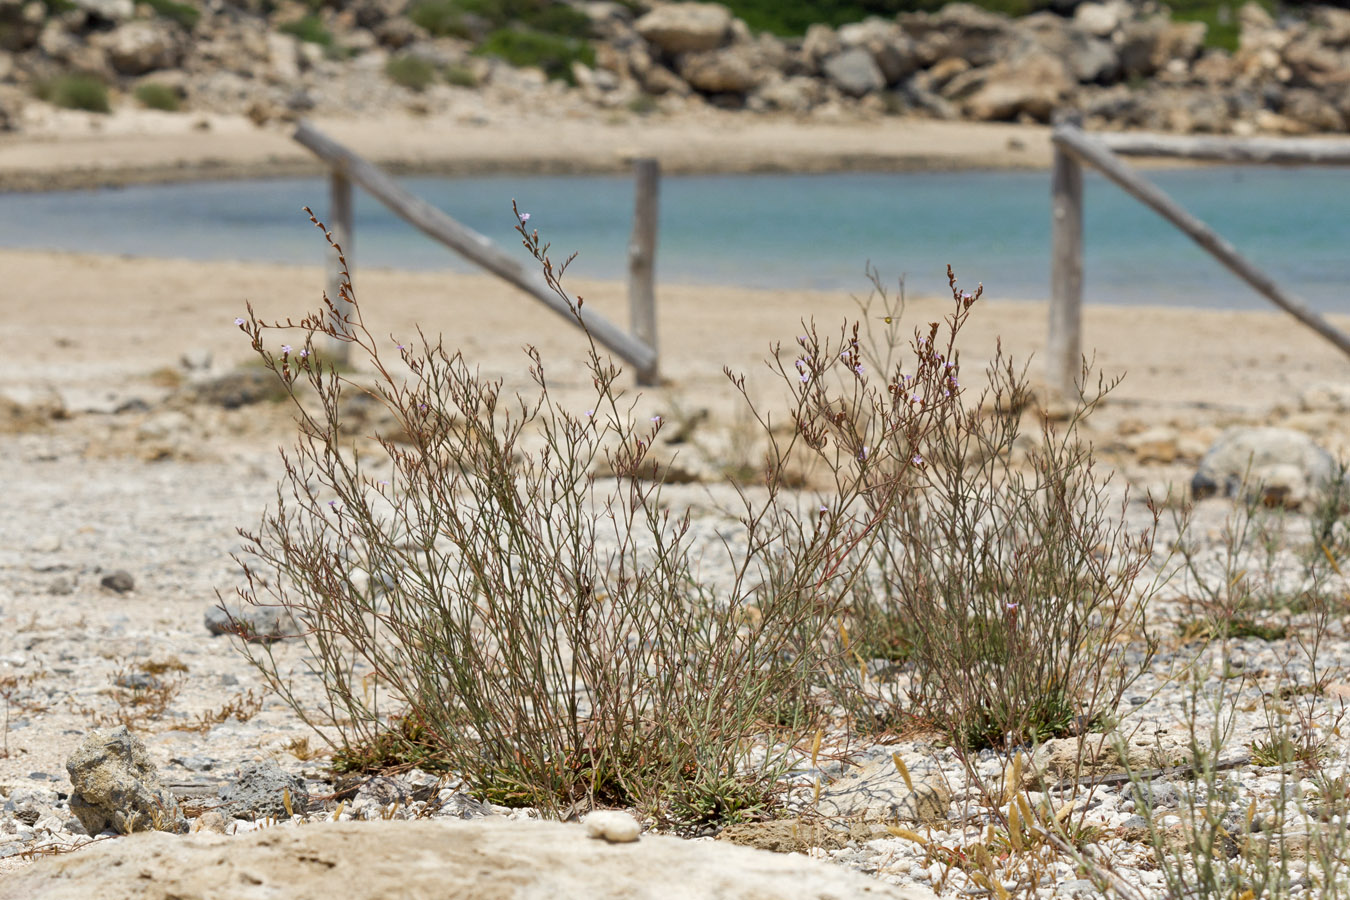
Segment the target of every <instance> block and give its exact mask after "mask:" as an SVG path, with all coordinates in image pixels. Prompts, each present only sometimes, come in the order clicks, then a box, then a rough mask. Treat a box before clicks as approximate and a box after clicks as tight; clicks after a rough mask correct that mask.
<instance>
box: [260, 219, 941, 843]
mask: <svg viewBox="0 0 1350 900" xmlns="http://www.w3.org/2000/svg"><path fill="white" fill-rule="evenodd" d="M524 222H525V217H521V219H520V225H519V227H518V231H519V233H520V235H521V238H522V240H523V242H524V244H525V246H526V248H527V249H528V250H529V251H530V252H531V253H532V254H533V255H534V256H535V257H536V259H537V260H538V261H539V263H540V265H541V266H542V269H543V272H544V274H545V277H546V278H547V280H548V282H549V284H550V285H551V286H552V288H553V289H554V290H555V291H556V292H557V294H558V296H560V297H561V298H562V299H563V300H564V301H566V303H567V304H568V305H569V308H570V309H571V310H572V312H573V315H574V317H575V318H576V320H577V322H578V323H579V324H581V325H582V327H583V329H584V327H585V315H584V313H583V302H582V300H581V298H579V297H578V298H575V299H573V298H572V297H571V296H570V295H568V294H567V293H566V291H565V290H564V289H563V287H562V284H561V278H562V275H563V272H564V271H565V269H566V264H564V265H563V266H560V267H555V266H554V265H553V263H552V262H551V261H550V259H549V258H548V256H547V249H548V248H547V246H545V245H542V244H541V243H540V241H539V238H538V235H537V232H534V231H531V230H528V229H527V228H526V227H525V224H524ZM569 262H570V260H569ZM342 294H343V299H348V300H352V301H353V304H354V297H353V296H352V295H351V286H350V282H349V279H344V280H343V285H342ZM336 316H337V312H336V308H335V307H334V305H333V304H332V303H327V309H326V310H325V312H324V313H322V314H320V315H311V316H309V317H308V318H306V319H304V320H302V321H300V322H298V323H293V322H290V321H287V322H285V323H272V324H264V323H263V322H261V321H259V320H258V319H257V317H256V316H255V315H254V314H253V312H252V310H251V309H250V311H249V316H248V318H247V319H246V320H245V321H244V322H243V324H242V325H241V327H242V328H243V330H244V331H245V332H246V333H247V334H248V335H249V336H250V337H251V339H252V341H253V346H254V349H255V350H256V351H257V352H258V353H259V355H260V357H261V359H262V361H263V362H264V363H265V364H266V365H267V366H268V367H269V368H270V369H272V370H273V371H275V372H276V373H277V375H278V376H279V378H280V379H281V381H282V382H283V383H284V384H285V385H286V388H287V391H288V393H289V395H290V397H291V399H292V400H293V402H294V407H295V410H296V414H297V416H298V419H299V427H300V435H299V440H298V442H297V444H296V446H295V448H294V449H293V450H292V451H290V452H287V453H284V454H283V462H284V467H285V474H284V477H283V479H282V482H281V485H280V487H279V491H278V496H277V502H276V505H275V506H274V507H273V508H272V509H271V510H270V511H269V512H268V513H267V514H266V515H265V517H264V518H263V520H262V522H261V524H260V525H259V527H258V528H257V529H256V530H253V531H245V532H241V533H242V534H243V536H244V538H245V540H246V547H245V551H244V553H243V554H242V556H241V557H240V561H241V564H242V565H243V567H244V573H245V575H246V576H247V587H246V588H244V589H242V590H241V591H240V594H241V596H242V598H243V599H244V600H245V601H246V602H248V603H252V604H257V605H275V606H280V607H282V608H284V609H285V610H287V611H289V612H291V613H292V614H294V615H295V616H296V618H297V619H298V620H299V621H300V622H302V623H303V624H304V626H305V635H304V641H305V644H306V650H307V651H308V652H307V655H306V657H305V662H304V663H303V665H304V666H306V667H307V668H308V669H309V670H310V671H311V672H313V673H315V674H317V675H318V676H319V677H320V678H321V679H322V681H323V686H324V690H325V694H326V698H327V701H326V705H325V707H324V708H322V709H318V710H316V709H311V708H308V707H307V706H305V705H304V703H303V702H302V701H301V700H300V698H299V696H298V695H297V693H296V692H295V691H294V690H293V689H292V680H291V677H292V672H291V671H290V670H289V669H286V668H285V667H284V666H283V664H282V663H281V662H280V660H279V659H278V655H277V654H274V650H273V648H272V647H270V646H269V645H267V644H263V643H251V644H246V645H245V648H244V649H245V652H246V653H247V654H249V656H250V658H251V659H252V660H253V662H255V663H256V664H257V666H258V667H259V669H260V670H261V672H262V673H263V675H264V677H265V678H266V679H267V682H268V684H269V685H270V687H271V688H272V689H273V690H274V691H276V692H277V693H278V694H279V695H280V696H282V697H283V698H284V699H286V700H287V701H288V702H289V703H290V705H291V706H292V708H293V709H294V710H295V712H296V713H297V714H298V715H299V716H300V717H301V718H302V719H303V720H304V721H306V722H307V723H309V724H310V725H312V726H314V727H315V728H316V729H317V730H318V731H319V733H320V734H321V735H322V736H323V737H324V738H325V739H327V740H330V741H331V742H332V743H333V744H334V745H335V749H336V750H337V751H338V754H339V758H340V759H345V760H347V761H349V762H352V763H357V762H359V761H360V760H361V759H363V758H367V757H368V756H369V754H370V748H372V747H382V748H384V750H389V749H390V747H391V746H392V745H398V746H394V748H393V750H394V753H393V755H394V756H397V757H399V758H401V759H403V760H405V761H409V760H415V761H418V762H420V763H421V764H423V765H428V766H429V765H439V766H442V767H444V768H447V769H450V770H453V771H455V772H457V773H459V774H461V775H462V776H463V777H464V778H465V780H466V781H467V783H468V784H469V785H470V786H471V787H472V788H473V789H475V790H476V791H478V792H479V793H480V794H481V795H482V796H485V797H487V798H490V799H493V800H496V801H499V802H505V803H511V804H521V805H530V806H534V807H537V808H539V809H540V810H542V811H544V812H545V813H546V814H552V815H558V814H563V813H565V812H568V811H571V810H574V809H576V808H578V807H579V806H581V807H585V806H590V805H594V804H601V803H604V804H624V805H632V806H636V807H638V808H640V809H642V810H643V811H644V812H647V813H649V814H651V815H653V816H656V817H658V818H666V819H668V820H670V821H673V822H675V823H688V824H695V823H697V822H698V821H700V820H708V819H721V820H725V819H728V818H735V817H736V816H738V815H745V814H752V813H754V812H756V811H758V810H762V809H763V808H764V806H765V805H766V804H767V802H768V800H769V792H770V790H771V788H772V787H773V785H774V782H775V780H776V778H777V777H778V776H779V775H780V774H781V773H782V772H783V771H784V766H785V765H786V762H787V760H788V756H787V751H788V749H789V748H790V745H791V744H792V743H793V742H794V741H796V740H797V739H799V738H800V736H801V734H802V733H803V732H804V731H805V730H806V729H807V728H808V727H810V726H811V725H813V724H814V721H813V720H814V717H815V709H814V707H813V706H812V704H811V703H809V702H785V701H787V700H789V699H791V700H805V699H808V698H809V697H810V695H811V686H812V683H813V680H814V679H815V678H816V676H817V673H818V672H819V671H821V670H822V669H824V668H826V667H827V666H828V665H829V663H828V658H829V657H830V656H831V655H832V654H834V653H836V652H837V646H836V644H837V642H836V640H835V636H834V631H835V623H836V620H837V617H838V614H839V612H840V610H841V608H842V605H843V604H844V602H845V601H846V598H847V596H848V594H849V592H850V589H851V587H852V582H853V580H854V579H855V578H856V577H857V571H856V567H855V566H854V565H853V561H855V560H856V559H858V558H861V557H860V554H864V555H865V551H866V550H867V548H868V546H869V545H870V542H871V540H872V539H873V536H874V535H875V534H876V529H877V526H878V523H879V522H880V520H881V519H882V517H883V516H884V514H885V511H886V510H887V509H888V508H889V505H890V504H891V503H892V502H894V500H893V498H894V497H895V496H896V495H897V494H898V492H899V491H900V490H901V489H902V488H903V485H904V478H903V474H904V471H905V467H906V465H915V464H917V463H908V464H906V463H903V462H902V463H901V464H900V465H898V466H897V465H896V461H895V460H884V454H881V455H879V454H876V453H869V447H870V448H882V447H885V446H890V445H894V444H895V443H896V442H895V441H894V440H890V435H889V432H892V431H903V432H905V434H906V435H907V437H906V438H905V440H908V441H911V442H915V441H917V440H919V439H920V438H921V437H922V435H923V434H924V433H926V431H928V430H929V429H931V428H933V427H934V425H933V421H934V420H933V417H932V415H931V413H930V412H929V411H928V410H925V409H923V408H921V407H913V408H906V409H905V410H903V411H900V410H897V409H895V408H892V407H891V406H889V405H883V404H882V402H881V401H882V400H883V399H884V397H885V394H884V392H881V391H878V390H875V389H872V388H870V387H869V386H868V383H867V381H866V376H865V373H864V370H863V368H862V365H861V360H860V358H859V357H858V352H857V345H856V329H855V330H854V331H853V332H852V337H850V333H849V332H847V331H845V332H841V336H840V338H839V339H838V340H830V339H823V338H821V337H819V336H818V334H817V332H816V330H815V329H814V328H812V329H811V330H810V331H809V333H808V334H807V335H806V336H804V337H803V338H802V339H801V340H800V342H799V344H800V347H799V351H800V353H799V356H798V358H797V360H796V361H795V363H782V362H778V363H776V364H777V365H778V367H779V372H780V374H781V375H782V376H783V378H784V380H785V383H786V384H787V385H788V386H789V387H790V389H791V403H792V406H791V408H790V412H789V414H790V416H791V417H792V419H793V421H794V422H795V423H796V428H795V429H794V431H793V432H792V434H791V436H790V437H780V436H778V435H776V434H775V433H774V431H773V430H772V428H771V427H770V421H769V417H768V416H767V415H763V416H761V415H760V413H759V412H758V411H756V412H755V416H756V418H757V420H758V421H759V422H760V423H761V424H762V425H763V426H764V427H765V431H766V433H767V434H768V451H767V454H766V457H765V460H764V472H763V479H762V488H763V490H762V492H761V493H760V494H759V495H758V496H759V499H758V500H757V501H753V502H752V501H751V500H750V499H749V497H748V495H747V494H742V495H741V498H742V508H741V509H740V511H739V514H738V519H739V521H738V525H739V528H740V532H741V533H740V535H739V538H738V539H736V540H729V541H727V542H726V544H725V548H724V549H725V552H726V554H727V563H728V565H726V566H724V567H723V568H724V569H725V570H726V571H728V572H729V574H728V575H727V577H725V578H723V579H720V580H718V581H709V580H702V581H701V580H700V578H699V574H698V573H699V572H700V571H702V570H704V568H705V567H704V566H703V565H702V563H703V560H702V558H701V557H700V556H699V555H696V554H695V553H694V551H693V541H692V538H691V534H690V518H689V516H688V513H684V514H680V513H678V512H676V511H674V510H673V509H672V508H671V507H670V505H669V504H668V503H667V502H666V501H665V499H664V497H663V486H662V484H661V480H660V474H659V469H658V470H657V476H656V477H655V478H654V479H652V478H651V477H650V475H651V467H650V465H649V460H648V456H649V454H650V452H651V447H652V444H653V442H654V441H656V440H657V439H658V438H659V436H660V431H661V428H662V424H661V423H660V422H659V421H652V422H647V421H638V420H637V417H636V416H635V415H634V413H633V402H632V400H630V399H629V398H628V397H626V396H625V394H624V393H623V391H621V390H620V389H619V388H618V387H617V386H616V382H617V379H618V377H619V370H618V369H617V368H615V367H614V365H613V364H612V363H611V362H610V361H609V360H608V359H605V358H602V357H601V356H600V354H599V352H598V351H597V350H596V347H595V344H594V342H593V341H591V340H589V335H587V338H588V340H587V344H586V346H587V347H588V355H587V367H588V369H589V372H590V376H591V380H592V385H593V389H594V394H593V399H592V400H591V401H590V402H589V403H588V404H587V407H586V408H580V407H569V406H563V405H560V404H558V403H557V402H555V401H554V399H553V397H552V396H551V395H550V393H549V378H548V374H547V371H546V368H545V365H544V362H543V360H542V359H541V358H540V356H539V354H538V353H537V352H536V351H535V350H533V349H532V348H530V349H527V351H526V355H527V359H528V364H529V376H530V380H531V382H532V384H533V387H532V389H531V390H530V391H527V392H522V393H517V394H514V395H512V394H509V393H507V392H506V391H505V389H504V388H503V385H502V383H501V382H500V381H493V380H489V379H486V378H484V377H482V376H481V375H480V374H479V373H478V372H477V371H476V370H475V369H474V368H473V367H471V365H470V364H469V363H468V362H467V361H466V360H465V359H464V358H463V356H462V355H461V354H459V353H456V352H451V351H450V350H448V349H447V348H446V347H445V346H444V344H443V343H442V342H441V341H439V340H437V341H432V340H430V339H429V338H427V337H425V336H422V337H421V339H420V341H419V343H418V344H417V345H416V346H403V345H394V344H392V343H391V344H387V345H382V342H380V341H379V340H378V339H376V338H375V337H374V336H373V335H372V334H371V333H370V332H369V331H368V330H367V329H366V327H365V325H364V323H363V320H362V316H361V311H360V307H359V306H357V305H355V304H354V305H353V312H352V313H351V317H350V320H349V321H347V322H345V323H344V324H343V326H342V327H341V328H335V327H334V324H333V323H334V321H335V318H336ZM272 329H283V330H285V329H290V330H294V331H295V332H296V333H297V334H298V337H296V338H293V339H292V344H287V345H283V347H282V348H281V351H280V352H279V353H278V352H273V351H272V350H269V349H268V348H267V347H266V346H265V344H264V340H263V338H264V334H265V333H266V332H267V331H269V330H272ZM324 335H326V336H328V337H330V338H335V339H338V340H344V341H347V342H349V343H350V344H351V347H352V349H354V350H357V351H359V352H360V354H361V355H362V356H363V357H364V360H365V362H366V363H367V364H368V368H369V369H370V370H371V371H372V372H373V383H362V382H360V380H359V379H355V378H353V377H350V376H344V375H341V374H339V373H337V372H335V371H333V370H332V369H331V368H327V367H324V366H322V365H318V364H315V362H314V360H315V356H314V354H313V346H314V340H315V339H316V336H324ZM292 345H293V346H292ZM294 348H298V349H294ZM391 353H396V354H397V358H396V361H390V359H389V358H388V357H389V356H390V355H391ZM775 358H777V357H775ZM728 374H729V375H730V373H728ZM732 382H733V385H734V387H735V389H736V390H739V391H740V392H741V393H742V394H744V393H745V389H744V381H743V378H741V377H739V376H733V377H732ZM302 388H304V389H305V390H304V391H302ZM344 392H361V393H364V394H366V395H368V396H369V397H371V398H373V399H374V400H375V401H376V402H378V403H379V404H381V405H382V406H384V407H385V408H386V409H387V410H388V411H389V412H390V413H391V414H392V416H393V418H394V420H395V421H396V422H397V426H398V427H397V430H399V431H401V432H402V433H403V434H402V435H401V439H399V440H395V439H393V438H392V437H389V436H379V437H378V438H377V439H378V441H379V444H380V446H381V447H382V449H383V455H382V456H379V457H370V456H362V455H360V454H359V453H357V452H355V450H354V449H353V448H352V447H351V446H349V445H348V444H349V442H348V441H347V440H346V439H344V438H343V437H342V435H341V432H340V429H339V409H340V406H341V401H342V397H343V395H344ZM306 394H312V397H313V400H309V399H307V397H306ZM747 402H749V401H748V399H747ZM897 413H899V414H897ZM888 442H889V443H888ZM801 455H805V456H814V457H815V458H817V459H819V460H821V461H823V462H824V464H825V466H826V467H827V468H828V470H829V471H830V472H831V473H832V478H833V489H832V490H831V491H829V492H828V493H827V494H825V495H823V496H821V497H817V498H813V499H809V500H807V499H804V498H801V497H799V496H796V495H793V494H791V493H789V492H787V491H785V490H784V487H783V470H784V467H785V465H786V464H787V462H788V460H789V459H792V458H795V457H798V456H801ZM602 459H603V460H605V461H606V462H607V466H606V468H607V469H608V470H609V471H612V472H613V473H615V476H614V477H613V478H608V479H601V478H598V477H597V476H596V475H595V474H594V472H595V470H596V468H597V463H599V462H600V461H601V460H602ZM883 460H884V462H885V465H882V461H883ZM864 498H865V499H866V502H864ZM391 742H392V745H391ZM766 750H767V754H766ZM381 752H382V753H383V756H384V758H386V759H387V758H388V756H389V753H384V752H383V751H381Z"/></svg>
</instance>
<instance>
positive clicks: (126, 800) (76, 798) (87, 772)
mask: <svg viewBox="0 0 1350 900" xmlns="http://www.w3.org/2000/svg"><path fill="white" fill-rule="evenodd" d="M66 771H67V772H69V773H70V783H71V784H72V785H73V786H74V790H73V791H72V792H71V795H70V811H71V812H72V813H74V814H75V815H76V817H78V818H79V820H80V823H81V824H82V825H84V828H85V830H86V831H88V832H89V833H90V834H98V833H100V832H102V831H104V830H105V829H109V828H111V829H112V830H114V831H116V832H118V833H120V834H130V833H131V832H133V831H149V830H151V829H154V830H156V831H174V832H178V833H180V834H181V833H183V832H186V831H187V820H186V819H185V818H183V814H182V812H181V811H179V809H178V801H177V800H176V799H175V798H174V796H173V794H172V793H171V792H170V791H169V790H168V789H166V788H164V787H163V786H162V785H161V784H160V781H159V776H158V774H157V773H156V771H155V766H154V763H152V762H151V761H150V755H149V754H148V753H147V752H146V749H145V744H144V743H142V741H141V739H140V738H138V737H136V736H135V735H134V734H132V733H131V732H129V731H127V729H126V726H125V725H123V726H120V727H118V728H114V729H110V730H108V731H94V732H91V733H90V734H89V736H88V737H86V738H85V739H84V742H83V743H82V744H80V746H79V748H78V749H76V751H75V752H74V753H73V754H71V757H70V759H69V760H68V761H67V762H66ZM29 777H30V778H32V776H29Z"/></svg>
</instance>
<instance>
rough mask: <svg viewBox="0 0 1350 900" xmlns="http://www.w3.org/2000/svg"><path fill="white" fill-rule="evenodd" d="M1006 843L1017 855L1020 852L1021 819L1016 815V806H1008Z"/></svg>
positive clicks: (1013, 804)
mask: <svg viewBox="0 0 1350 900" xmlns="http://www.w3.org/2000/svg"><path fill="white" fill-rule="evenodd" d="M1008 842H1009V843H1010V844H1012V848H1013V849H1014V850H1016V851H1017V852H1018V853H1021V852H1022V848H1023V844H1022V818H1021V816H1019V815H1018V814H1017V804H1016V803H1009V804H1008Z"/></svg>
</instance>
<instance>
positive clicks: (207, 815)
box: [192, 809, 230, 834]
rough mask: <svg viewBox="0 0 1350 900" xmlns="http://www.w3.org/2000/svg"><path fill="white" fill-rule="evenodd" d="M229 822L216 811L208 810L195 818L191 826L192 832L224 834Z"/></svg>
mask: <svg viewBox="0 0 1350 900" xmlns="http://www.w3.org/2000/svg"><path fill="white" fill-rule="evenodd" d="M229 824H230V823H229V821H228V820H227V819H226V818H225V817H224V816H223V815H221V812H220V810H218V809H208V810H207V811H206V812H204V813H202V814H201V815H200V816H198V817H197V821H196V823H195V824H194V825H193V826H192V830H193V831H210V832H214V833H215V834H224V833H225V828H226V826H227V825H229Z"/></svg>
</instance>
